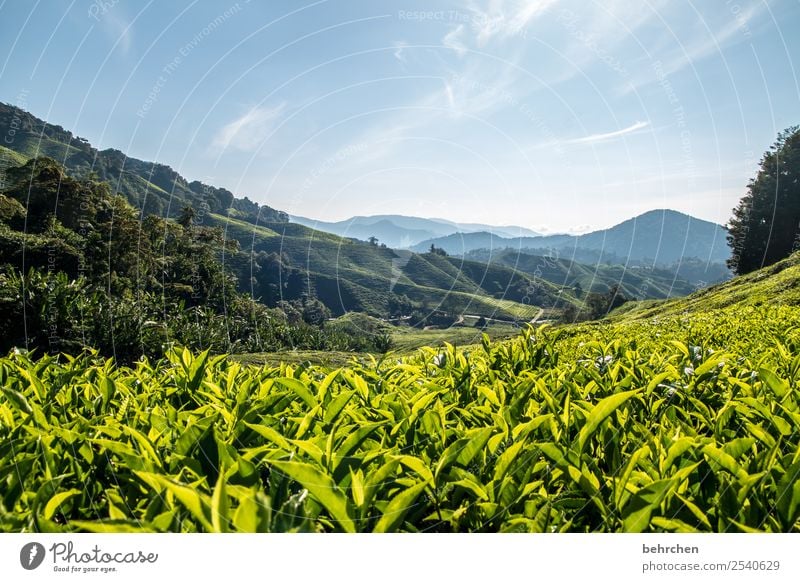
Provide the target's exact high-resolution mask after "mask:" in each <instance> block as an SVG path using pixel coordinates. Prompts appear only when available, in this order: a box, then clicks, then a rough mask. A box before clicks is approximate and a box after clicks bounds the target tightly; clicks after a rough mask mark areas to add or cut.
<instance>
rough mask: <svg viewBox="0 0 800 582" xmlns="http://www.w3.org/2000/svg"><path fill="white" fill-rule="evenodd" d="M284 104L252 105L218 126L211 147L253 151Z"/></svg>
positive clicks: (271, 126) (270, 129)
mask: <svg viewBox="0 0 800 582" xmlns="http://www.w3.org/2000/svg"><path fill="white" fill-rule="evenodd" d="M285 106H286V104H285V103H281V104H280V105H278V106H277V107H254V108H253V109H251V110H250V111H248V112H247V113H245V114H244V115H242V116H241V117H239V118H238V119H235V120H234V121H231V122H230V123H228V124H226V125H224V126H223V127H222V128H220V130H219V131H217V134H216V135H215V136H214V139H213V140H212V145H213V147H214V148H216V149H218V150H221V151H222V150H226V149H235V150H240V151H244V152H252V151H254V150H255V149H257V148H258V147H259V146H260V145H261V144H262V143H263V141H264V139H265V138H266V137H267V135H269V133H270V131H272V129H273V128H274V126H275V121H276V120H277V119H278V118H279V117H280V115H281V113H283V110H284V109H285Z"/></svg>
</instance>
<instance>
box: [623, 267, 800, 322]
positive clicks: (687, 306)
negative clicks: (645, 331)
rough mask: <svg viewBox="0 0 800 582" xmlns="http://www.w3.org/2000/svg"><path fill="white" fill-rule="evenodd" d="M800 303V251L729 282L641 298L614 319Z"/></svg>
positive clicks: (628, 304) (634, 318)
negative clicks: (677, 295) (666, 296)
mask: <svg viewBox="0 0 800 582" xmlns="http://www.w3.org/2000/svg"><path fill="white" fill-rule="evenodd" d="M769 305H772V306H777V305H787V306H792V307H796V306H800V253H795V254H793V255H792V256H790V257H789V258H787V259H784V260H782V261H779V262H777V263H775V264H774V265H771V266H769V267H765V268H763V269H760V270H758V271H755V272H753V273H748V274H747V275H742V276H740V277H736V278H734V279H732V280H730V281H728V282H726V283H722V284H720V285H715V286H713V287H708V288H706V289H701V290H700V291H697V292H695V293H692V294H691V295H689V296H688V297H683V298H681V299H673V300H670V301H639V302H631V303H627V304H625V305H623V306H622V307H619V308H618V309H617V310H615V311H614V312H613V313H612V314H611V315H612V319H613V320H637V319H648V318H655V317H663V316H673V317H677V316H683V315H687V314H689V315H691V314H694V313H700V312H706V313H708V312H713V311H716V310H721V309H725V308H728V307H734V306H750V307H759V306H769Z"/></svg>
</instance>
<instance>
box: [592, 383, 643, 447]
mask: <svg viewBox="0 0 800 582" xmlns="http://www.w3.org/2000/svg"><path fill="white" fill-rule="evenodd" d="M638 393H639V390H630V391H628V392H620V393H619V394H613V395H611V396H607V397H606V398H603V399H602V400H601V401H600V402H598V403H597V404H596V405H595V407H594V408H592V411H591V412H590V413H589V417H588V418H587V419H586V424H584V425H583V428H581V431H580V433H579V434H578V452H579V453H582V452H583V449H584V447H585V446H586V442H587V441H588V440H589V439H590V438H591V437H592V435H593V434H594V433H595V432H596V431H597V429H598V428H599V427H600V425H601V424H602V423H603V421H604V420H605V419H607V418H608V417H609V416H611V414H613V413H614V411H615V410H617V409H618V408H619V407H620V406H622V405H623V404H625V403H626V402H627V401H628V400H630V399H631V398H633V397H635V396H637V395H638Z"/></svg>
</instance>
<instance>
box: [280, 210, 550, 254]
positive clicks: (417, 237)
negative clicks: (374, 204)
mask: <svg viewBox="0 0 800 582" xmlns="http://www.w3.org/2000/svg"><path fill="white" fill-rule="evenodd" d="M289 220H290V221H291V222H295V223H297V224H302V225H303V226H308V227H310V228H313V229H316V230H321V231H323V232H327V233H330V234H336V235H339V236H344V237H348V238H356V239H359V240H367V239H369V238H370V237H373V236H374V237H375V238H377V239H378V240H379V241H380V242H382V243H384V244H385V245H386V246H389V247H392V248H398V249H404V248H409V247H412V246H414V245H416V244H418V243H419V242H420V241H424V240H427V239H432V238H439V237H443V236H448V235H452V234H455V233H478V232H485V233H490V234H493V235H494V236H497V237H499V238H503V239H507V238H512V237H520V236H526V237H531V236H533V237H535V236H539V233H537V232H534V231H532V230H530V229H527V228H523V227H521V226H492V225H488V224H476V223H458V222H452V221H449V220H445V219H442V218H418V217H415V216H402V215H396V214H382V215H375V216H354V217H352V218H348V219H346V220H341V221H339V222H325V221H322V220H314V219H313V218H305V217H303V216H290V217H289ZM428 246H430V245H428Z"/></svg>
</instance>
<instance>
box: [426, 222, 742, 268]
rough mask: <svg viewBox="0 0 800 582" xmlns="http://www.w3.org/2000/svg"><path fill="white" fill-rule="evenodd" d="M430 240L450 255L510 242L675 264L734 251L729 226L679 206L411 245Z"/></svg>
mask: <svg viewBox="0 0 800 582" xmlns="http://www.w3.org/2000/svg"><path fill="white" fill-rule="evenodd" d="M431 244H433V245H435V246H436V247H438V248H442V249H444V250H445V251H447V253H449V254H451V255H467V254H470V253H474V252H475V251H478V250H481V249H496V250H498V251H500V250H504V249H506V248H510V249H515V250H527V251H535V252H537V253H539V254H547V252H548V251H549V252H550V254H553V253H555V254H556V255H557V256H559V257H562V258H570V259H579V260H581V261H584V262H585V261H587V259H588V257H587V255H589V256H592V257H593V258H594V260H595V261H596V262H605V263H630V262H635V263H642V264H653V265H662V266H663V265H672V264H673V263H676V262H679V261H681V260H683V259H688V258H695V259H700V260H701V261H703V262H706V263H721V262H724V261H725V260H726V259H727V258H728V257H729V256H730V249H729V247H728V244H727V241H726V230H725V228H723V227H722V226H720V225H719V224H715V223H713V222H709V221H706V220H701V219H699V218H694V217H692V216H689V215H688V214H683V213H681V212H677V211H675V210H651V211H649V212H645V213H644V214H641V215H639V216H636V217H634V218H630V219H628V220H626V221H624V222H621V223H620V224H617V225H616V226H613V227H611V228H608V229H604V230H598V231H595V232H590V233H587V234H583V235H565V234H559V235H551V236H535V237H530V236H527V237H516V238H510V239H502V238H499V237H496V236H491V234H490V233H485V232H481V233H466V234H455V235H453V234H451V235H448V236H445V237H437V238H432V239H428V240H425V241H422V242H420V243H418V244H417V245H415V246H413V247H412V250H415V251H418V252H421V251H424V250H425V249H428V248H430V246H431ZM471 256H474V255H471Z"/></svg>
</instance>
